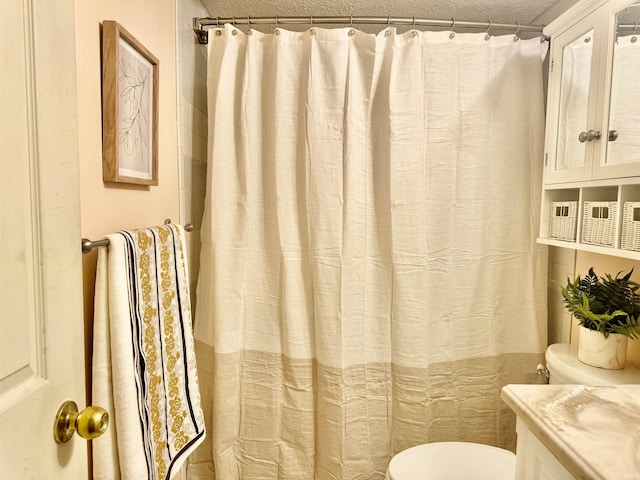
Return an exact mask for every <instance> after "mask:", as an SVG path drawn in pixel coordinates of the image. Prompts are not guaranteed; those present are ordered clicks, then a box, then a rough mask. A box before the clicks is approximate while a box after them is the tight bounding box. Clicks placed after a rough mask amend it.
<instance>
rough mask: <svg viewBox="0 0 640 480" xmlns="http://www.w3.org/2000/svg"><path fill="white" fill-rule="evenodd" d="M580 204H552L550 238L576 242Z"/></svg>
mask: <svg viewBox="0 0 640 480" xmlns="http://www.w3.org/2000/svg"><path fill="white" fill-rule="evenodd" d="M577 217H578V202H551V212H550V214H549V238H555V239H557V240H570V241H572V242H575V241H576V223H577V222H576V220H577Z"/></svg>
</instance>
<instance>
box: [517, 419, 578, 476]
mask: <svg viewBox="0 0 640 480" xmlns="http://www.w3.org/2000/svg"><path fill="white" fill-rule="evenodd" d="M516 432H517V434H518V445H517V447H516V448H517V454H516V480H575V477H574V476H573V475H571V473H570V472H569V470H567V469H566V468H565V466H564V465H563V464H562V463H561V462H560V461H559V460H558V459H557V458H556V457H555V456H554V455H553V454H552V453H551V452H550V451H549V449H548V448H547V447H545V446H544V445H543V443H542V442H541V441H540V440H538V437H536V436H535V435H534V434H533V433H532V432H531V430H529V428H527V425H526V424H525V423H524V421H523V420H522V419H521V418H520V417H517V423H516Z"/></svg>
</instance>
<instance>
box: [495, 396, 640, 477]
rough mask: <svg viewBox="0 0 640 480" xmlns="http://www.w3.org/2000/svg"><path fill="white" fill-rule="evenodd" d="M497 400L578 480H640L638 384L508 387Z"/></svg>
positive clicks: (639, 402) (639, 404) (639, 405)
mask: <svg viewBox="0 0 640 480" xmlns="http://www.w3.org/2000/svg"><path fill="white" fill-rule="evenodd" d="M501 398H502V399H503V400H504V401H505V402H506V403H507V405H509V407H511V409H512V410H513V411H514V412H515V413H516V415H518V416H519V417H520V418H521V419H522V420H524V422H525V423H526V424H527V426H528V427H529V430H530V431H531V432H532V433H533V434H535V436H536V437H538V439H539V440H540V441H541V442H542V443H543V444H544V445H545V446H546V447H547V448H548V449H549V450H550V451H551V453H553V454H554V455H555V456H556V458H557V459H558V460H560V461H561V462H562V463H563V464H564V466H565V467H566V468H567V470H569V471H570V472H571V473H572V474H573V476H575V477H576V478H578V479H593V480H598V479H602V480H618V479H619V480H627V479H632V480H637V479H640V385H616V386H610V387H591V386H585V385H507V386H506V387H504V388H503V389H502V393H501Z"/></svg>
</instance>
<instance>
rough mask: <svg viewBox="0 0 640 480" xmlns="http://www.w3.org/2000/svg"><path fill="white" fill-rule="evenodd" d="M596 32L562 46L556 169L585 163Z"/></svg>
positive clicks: (569, 168) (587, 33) (577, 167)
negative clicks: (594, 36)
mask: <svg viewBox="0 0 640 480" xmlns="http://www.w3.org/2000/svg"><path fill="white" fill-rule="evenodd" d="M593 35H594V31H593V29H591V30H589V31H588V32H586V33H584V34H583V35H581V36H580V37H578V38H576V39H575V40H573V41H572V42H570V43H568V44H566V45H564V47H563V48H562V65H561V68H562V70H561V78H560V103H559V111H558V130H557V132H558V138H557V146H556V155H555V170H556V171H564V170H576V169H584V167H585V163H586V154H587V145H588V143H587V137H586V132H588V131H589V128H588V126H589V122H588V119H589V90H590V84H591V65H592V62H593V51H594V49H593V45H594V42H593Z"/></svg>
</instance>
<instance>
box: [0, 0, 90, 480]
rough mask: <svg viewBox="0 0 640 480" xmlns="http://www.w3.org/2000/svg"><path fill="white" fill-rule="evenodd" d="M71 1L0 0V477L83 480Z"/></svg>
mask: <svg viewBox="0 0 640 480" xmlns="http://www.w3.org/2000/svg"><path fill="white" fill-rule="evenodd" d="M74 36H75V30H74V10H73V1H72V0H53V1H46V2H44V1H38V0H0V118H1V119H2V120H1V122H0V214H1V217H0V279H1V280H0V301H1V302H2V303H1V304H0V308H1V310H0V478H3V479H5V478H6V479H11V480H21V479H27V478H33V479H38V480H40V479H71V480H75V479H84V478H87V446H86V443H87V442H86V440H83V439H82V438H80V437H78V436H77V435H76V436H74V438H73V439H72V440H71V441H69V442H68V443H65V444H60V445H58V444H56V442H55V441H54V438H53V424H54V417H55V414H56V411H57V410H58V407H59V406H60V404H61V403H62V402H63V401H65V400H67V399H70V400H75V401H76V402H77V404H78V405H79V406H80V407H81V408H82V407H84V405H85V381H84V374H85V373H84V370H85V369H84V346H83V342H84V340H83V337H84V335H83V317H82V294H81V292H82V279H81V275H82V273H81V253H80V241H79V239H80V228H79V226H80V221H79V219H80V216H79V180H78V139H77V134H78V132H77V119H76V83H75V82H76V77H75V43H74V41H75V40H74Z"/></svg>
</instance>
